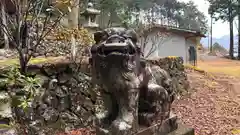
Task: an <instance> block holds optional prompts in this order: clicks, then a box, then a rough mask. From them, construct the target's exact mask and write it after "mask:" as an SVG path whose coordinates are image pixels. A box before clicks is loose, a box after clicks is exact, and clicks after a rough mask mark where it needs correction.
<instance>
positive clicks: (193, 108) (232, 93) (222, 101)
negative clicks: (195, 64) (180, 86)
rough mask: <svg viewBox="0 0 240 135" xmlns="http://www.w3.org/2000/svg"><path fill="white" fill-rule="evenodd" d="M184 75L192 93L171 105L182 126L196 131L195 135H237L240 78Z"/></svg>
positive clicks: (239, 116) (239, 108)
mask: <svg viewBox="0 0 240 135" xmlns="http://www.w3.org/2000/svg"><path fill="white" fill-rule="evenodd" d="M187 72H188V77H189V81H190V83H191V89H190V91H191V92H190V94H189V95H185V96H184V97H182V98H181V99H178V100H176V101H175V102H174V104H173V110H174V111H175V112H176V114H177V115H178V117H179V118H180V120H181V121H182V123H184V124H186V125H188V126H190V127H193V128H195V133H196V135H233V134H235V135H236V134H237V132H239V131H240V78H237V77H232V76H229V75H223V74H217V73H214V74H212V75H210V76H209V75H208V76H206V75H203V74H201V73H198V72H193V71H187ZM238 134H240V132H239V133H238Z"/></svg>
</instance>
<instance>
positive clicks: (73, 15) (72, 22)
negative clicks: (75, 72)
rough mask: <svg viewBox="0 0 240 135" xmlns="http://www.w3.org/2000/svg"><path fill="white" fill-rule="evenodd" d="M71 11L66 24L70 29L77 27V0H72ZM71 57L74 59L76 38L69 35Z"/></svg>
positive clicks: (73, 35)
mask: <svg viewBox="0 0 240 135" xmlns="http://www.w3.org/2000/svg"><path fill="white" fill-rule="evenodd" d="M71 7H72V8H71V12H69V15H68V25H69V28H70V29H78V15H79V0H72V5H71ZM71 59H72V60H75V59H76V38H75V34H74V33H73V34H72V35H71Z"/></svg>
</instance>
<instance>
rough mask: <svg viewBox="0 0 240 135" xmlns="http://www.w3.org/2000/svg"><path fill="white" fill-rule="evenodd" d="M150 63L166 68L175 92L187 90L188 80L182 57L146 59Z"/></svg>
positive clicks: (179, 93)
mask: <svg viewBox="0 0 240 135" xmlns="http://www.w3.org/2000/svg"><path fill="white" fill-rule="evenodd" d="M147 62H149V63H150V64H153V65H158V66H160V67H161V68H162V69H164V70H166V71H167V72H168V73H169V75H170V76H171V79H172V83H173V86H174V89H175V90H176V91H175V92H176V94H178V95H181V94H184V93H186V92H188V89H189V82H188V80H187V74H186V72H185V69H184V65H183V59H182V58H181V57H174V56H170V57H165V58H155V59H149V60H147Z"/></svg>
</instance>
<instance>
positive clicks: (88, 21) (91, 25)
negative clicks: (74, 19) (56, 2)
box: [81, 3, 100, 33]
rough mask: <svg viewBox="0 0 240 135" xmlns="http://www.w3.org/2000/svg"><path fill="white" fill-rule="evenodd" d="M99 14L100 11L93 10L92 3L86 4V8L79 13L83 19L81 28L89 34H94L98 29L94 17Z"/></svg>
mask: <svg viewBox="0 0 240 135" xmlns="http://www.w3.org/2000/svg"><path fill="white" fill-rule="evenodd" d="M99 14H100V11H99V10H97V9H94V8H93V4H92V3H88V7H87V8H86V9H85V11H83V12H82V13H81V16H83V17H84V18H85V19H84V21H83V23H82V26H83V27H84V28H86V29H88V30H89V32H91V33H92V32H94V31H96V30H97V29H98V28H99V25H98V24H97V23H96V17H97V15H99Z"/></svg>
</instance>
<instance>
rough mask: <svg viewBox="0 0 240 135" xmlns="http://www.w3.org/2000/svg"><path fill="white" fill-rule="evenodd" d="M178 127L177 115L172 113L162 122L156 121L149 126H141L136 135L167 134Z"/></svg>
mask: <svg viewBox="0 0 240 135" xmlns="http://www.w3.org/2000/svg"><path fill="white" fill-rule="evenodd" d="M177 128H178V124H177V116H176V115H174V114H172V115H170V117H169V118H168V119H166V120H164V121H163V122H162V123H157V124H155V125H152V126H150V127H141V130H140V131H139V132H138V133H137V135H167V134H168V133H170V132H173V131H174V130H176V129H177Z"/></svg>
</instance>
